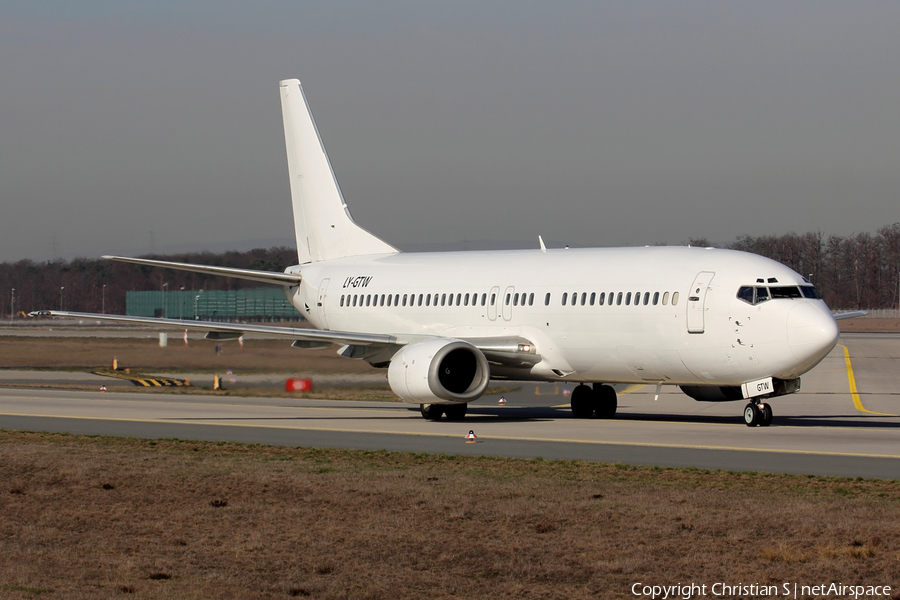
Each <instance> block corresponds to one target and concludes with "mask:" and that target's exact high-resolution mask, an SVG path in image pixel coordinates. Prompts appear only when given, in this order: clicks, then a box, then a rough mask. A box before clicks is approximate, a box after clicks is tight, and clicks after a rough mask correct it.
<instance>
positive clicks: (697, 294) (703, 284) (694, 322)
mask: <svg viewBox="0 0 900 600" xmlns="http://www.w3.org/2000/svg"><path fill="white" fill-rule="evenodd" d="M713 276H715V273H713V272H711V271H701V272H700V273H697V276H696V277H694V283H692V284H691V289H690V290H689V291H688V299H687V300H688V301H687V330H688V333H703V332H704V331H705V330H706V293H707V292H708V291H709V284H710V282H711V281H712V278H713Z"/></svg>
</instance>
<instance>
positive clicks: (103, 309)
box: [100, 283, 106, 315]
mask: <svg viewBox="0 0 900 600" xmlns="http://www.w3.org/2000/svg"><path fill="white" fill-rule="evenodd" d="M101 297H102V301H101V303H100V305H101V309H100V312H101V313H102V314H104V315H105V314H106V284H105V283H104V284H103V292H102V293H101Z"/></svg>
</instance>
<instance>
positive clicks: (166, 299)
mask: <svg viewBox="0 0 900 600" xmlns="http://www.w3.org/2000/svg"><path fill="white" fill-rule="evenodd" d="M168 317H169V284H168V283H164V284H163V318H164V319H167V318H168Z"/></svg>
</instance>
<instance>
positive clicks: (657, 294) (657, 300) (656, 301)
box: [653, 292, 659, 306]
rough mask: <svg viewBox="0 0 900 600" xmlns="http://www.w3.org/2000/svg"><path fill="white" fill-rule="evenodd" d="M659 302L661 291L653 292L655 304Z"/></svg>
mask: <svg viewBox="0 0 900 600" xmlns="http://www.w3.org/2000/svg"><path fill="white" fill-rule="evenodd" d="M657 304H659V292H653V306H656V305H657Z"/></svg>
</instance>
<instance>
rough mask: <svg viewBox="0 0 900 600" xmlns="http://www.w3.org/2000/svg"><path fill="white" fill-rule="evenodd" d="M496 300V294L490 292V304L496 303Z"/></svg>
mask: <svg viewBox="0 0 900 600" xmlns="http://www.w3.org/2000/svg"><path fill="white" fill-rule="evenodd" d="M496 302H497V294H491V306H493V305H494V304H496Z"/></svg>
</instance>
